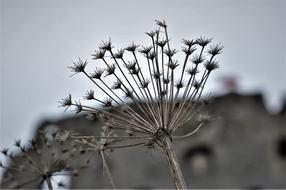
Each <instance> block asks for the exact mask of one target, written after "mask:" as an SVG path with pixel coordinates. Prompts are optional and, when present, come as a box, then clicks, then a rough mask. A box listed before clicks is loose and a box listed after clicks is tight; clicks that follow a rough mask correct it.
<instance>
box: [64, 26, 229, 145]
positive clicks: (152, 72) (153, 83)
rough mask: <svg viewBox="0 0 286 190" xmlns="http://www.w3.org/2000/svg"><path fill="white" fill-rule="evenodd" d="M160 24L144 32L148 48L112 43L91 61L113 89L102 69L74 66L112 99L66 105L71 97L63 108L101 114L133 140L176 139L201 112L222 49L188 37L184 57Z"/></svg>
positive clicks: (207, 40) (89, 96)
mask: <svg viewBox="0 0 286 190" xmlns="http://www.w3.org/2000/svg"><path fill="white" fill-rule="evenodd" d="M156 24H157V26H158V28H157V29H156V30H153V31H151V32H148V33H146V34H147V35H148V36H149V37H151V40H150V44H149V45H147V46H141V48H139V45H138V44H136V43H134V42H132V43H131V44H130V45H129V46H127V47H126V48H125V49H119V50H114V46H113V44H112V42H111V40H108V41H103V42H102V44H101V45H100V46H99V49H100V51H96V53H95V54H94V55H93V57H94V59H96V60H97V61H102V62H103V64H104V65H105V66H106V68H104V71H105V73H106V76H108V79H114V82H113V84H112V85H110V84H109V83H106V82H105V78H102V77H101V75H102V74H103V71H102V70H97V71H98V72H95V73H93V74H90V75H89V74H87V73H86V72H85V71H84V68H85V66H86V64H85V62H82V61H79V63H78V64H77V65H75V66H74V67H73V69H72V70H73V71H77V72H82V73H83V74H84V75H85V76H86V77H87V78H88V79H89V80H90V81H91V82H92V83H93V84H95V86H96V88H97V89H98V90H100V91H101V92H103V93H104V94H105V95H106V96H107V98H108V99H105V100H99V99H97V100H96V101H97V102H100V104H101V105H102V106H103V108H100V107H90V106H86V105H84V104H79V103H76V102H71V101H66V100H70V99H64V100H63V101H62V102H63V103H62V106H65V107H67V108H68V107H70V106H74V107H75V108H76V111H77V112H79V111H80V112H87V113H88V114H89V115H90V116H92V115H93V113H94V112H101V113H102V114H103V115H104V116H103V117H101V118H103V119H104V121H105V122H108V124H110V125H111V126H112V128H113V129H118V130H119V129H124V130H127V131H132V132H133V135H132V137H134V138H135V137H136V138H137V140H142V141H143V142H145V143H147V144H149V145H150V142H153V143H155V144H158V145H160V142H159V141H160V138H161V135H159V134H168V136H170V138H172V137H174V136H175V132H176V130H177V129H179V128H181V127H183V126H185V125H184V124H185V123H186V122H188V121H189V120H190V119H191V118H193V116H194V115H195V114H197V112H198V111H199V110H200V109H201V106H202V104H201V103H200V102H199V101H200V99H201V97H202V93H203V90H204V88H205V85H206V82H207V80H208V79H209V76H210V74H211V73H212V72H213V71H214V70H215V69H217V68H218V67H219V65H218V62H217V60H216V59H217V56H218V55H219V54H221V52H222V49H223V46H222V45H221V44H217V45H210V44H211V41H212V39H210V38H205V37H199V38H197V39H195V40H187V39H184V40H182V43H183V48H182V52H181V54H180V53H179V52H178V51H177V50H176V49H172V48H171V44H170V38H169V36H168V32H167V24H166V22H165V21H159V20H156ZM123 54H124V56H123ZM181 55H182V56H183V61H182V62H179V61H177V60H176V56H181ZM127 58H128V59H127ZM180 60H182V59H180ZM115 68H116V69H115ZM200 71H202V72H201V73H200ZM93 97H94V94H93V93H88V94H86V96H85V99H87V100H94V99H93ZM126 101H128V103H127V102H126ZM130 103H131V104H132V106H131V105H130ZM127 136H128V135H127ZM139 137H140V138H139ZM155 137H156V138H155ZM123 139H124V138H123ZM129 139H130V138H129Z"/></svg>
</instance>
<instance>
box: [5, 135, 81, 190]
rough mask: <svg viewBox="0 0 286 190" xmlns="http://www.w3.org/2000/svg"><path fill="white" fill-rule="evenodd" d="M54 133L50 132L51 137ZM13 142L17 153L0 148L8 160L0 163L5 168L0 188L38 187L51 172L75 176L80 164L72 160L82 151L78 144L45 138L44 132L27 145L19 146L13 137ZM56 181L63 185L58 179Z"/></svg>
mask: <svg viewBox="0 0 286 190" xmlns="http://www.w3.org/2000/svg"><path fill="white" fill-rule="evenodd" d="M55 135H56V134H55V133H54V134H53V137H55ZM15 146H16V147H17V148H18V149H19V151H20V153H18V154H15V155H13V154H12V153H11V151H9V150H8V149H3V150H2V151H1V153H2V154H3V155H4V156H6V158H7V159H8V160H9V162H8V163H9V165H6V164H4V163H3V162H1V164H0V166H1V167H2V168H4V169H5V170H6V171H5V175H4V177H3V178H2V182H1V185H2V187H4V188H9V189H10V188H36V187H37V188H39V187H41V185H43V184H44V183H46V182H47V179H50V180H52V179H53V177H54V176H58V175H74V176H76V175H77V169H80V168H82V167H83V166H84V165H80V166H79V164H78V163H76V161H75V160H77V159H79V158H80V157H81V156H83V154H84V153H82V152H81V151H79V148H77V147H76V146H72V145H70V144H65V143H63V142H62V143H59V142H58V141H55V140H51V139H48V138H46V137H45V135H40V136H39V137H38V139H37V140H31V141H30V144H29V145H28V146H27V147H25V146H23V145H22V143H21V142H20V140H16V141H15ZM84 156H85V157H86V155H84ZM71 157H72V158H73V159H70V158H71ZM81 160H82V159H81ZM81 164H82V162H81ZM59 184H60V185H61V186H62V185H64V184H63V183H62V182H59Z"/></svg>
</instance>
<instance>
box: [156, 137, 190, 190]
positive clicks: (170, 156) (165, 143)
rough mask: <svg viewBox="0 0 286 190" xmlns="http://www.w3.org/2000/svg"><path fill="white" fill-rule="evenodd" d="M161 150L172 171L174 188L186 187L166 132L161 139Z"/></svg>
mask: <svg viewBox="0 0 286 190" xmlns="http://www.w3.org/2000/svg"><path fill="white" fill-rule="evenodd" d="M161 142H162V147H163V150H164V152H165V154H166V159H167V162H168V165H169V168H170V170H171V173H172V178H173V182H174V185H175V187H176V189H187V186H186V183H185V179H184V176H183V174H182V170H181V168H180V165H179V162H178V159H177V156H176V153H175V151H174V149H173V145H172V142H171V140H170V137H169V136H168V135H167V134H166V135H163V136H162V139H161Z"/></svg>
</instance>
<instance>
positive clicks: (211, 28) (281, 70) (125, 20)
mask: <svg viewBox="0 0 286 190" xmlns="http://www.w3.org/2000/svg"><path fill="white" fill-rule="evenodd" d="M285 13H286V3H285V1H284V0H247V1H246V0H216V1H214V0H201V1H194V0H181V1H179V0H160V1H159V0H144V1H143V0H142V1H134V0H114V1H110V0H104V1H99V0H93V1H91V0H78V1H75V0H1V31H0V32H1V33H0V34H1V35H0V46H1V62H0V63H1V72H0V75H1V93H0V96H1V101H0V106H1V124H0V129H1V131H0V132H1V134H0V139H1V140H0V148H2V147H3V146H10V145H12V144H13V142H14V139H16V138H22V139H25V140H26V139H27V138H29V137H30V136H31V132H32V131H33V128H34V127H35V126H36V124H37V122H39V121H41V119H43V118H46V117H57V118H58V117H60V116H61V115H62V112H63V110H62V109H59V108H57V106H58V103H57V101H58V100H60V99H61V98H63V97H65V96H66V95H67V94H69V93H72V94H73V96H74V97H77V98H80V97H81V96H82V95H83V94H84V93H85V91H86V90H88V89H90V88H91V85H90V83H88V82H87V80H86V79H85V78H84V77H80V76H75V77H69V76H70V72H69V70H68V69H67V67H68V66H70V65H71V63H72V61H74V60H76V59H77V58H78V57H82V58H87V59H89V60H90V58H91V56H90V54H92V53H93V50H95V49H96V47H97V46H98V45H99V43H100V42H101V40H107V39H108V38H109V37H112V40H113V42H114V45H115V46H116V47H125V46H126V45H128V44H129V43H130V42H131V41H132V40H134V41H136V42H138V43H142V44H146V43H147V39H148V38H147V37H146V36H145V35H144V32H146V31H150V30H151V29H153V28H154V27H155V25H154V19H157V18H159V19H165V20H166V21H167V23H168V25H169V34H170V36H171V39H172V41H171V44H172V45H173V47H176V48H180V47H181V44H180V40H181V39H182V38H196V37H199V36H201V35H203V36H206V37H211V38H214V41H215V42H222V43H223V44H224V46H225V49H224V52H223V54H222V56H221V57H220V59H219V60H220V63H221V68H220V69H219V70H217V72H216V73H215V74H214V75H213V76H212V78H211V79H210V82H209V84H208V89H207V90H208V91H211V92H213V93H214V94H216V93H221V90H222V88H221V87H220V85H219V79H220V78H221V77H222V76H224V75H231V76H232V75H233V76H236V77H238V78H239V84H240V90H241V91H242V92H253V91H261V92H262V93H263V94H264V95H265V98H266V99H267V102H268V105H278V102H279V100H280V99H281V98H282V94H283V93H285V88H286V87H285V73H286V66H285V63H286V57H285V55H286V48H285V44H286V36H285V35H286V31H285V26H286V23H285V17H286V15H285Z"/></svg>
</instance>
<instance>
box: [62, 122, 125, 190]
mask: <svg viewBox="0 0 286 190" xmlns="http://www.w3.org/2000/svg"><path fill="white" fill-rule="evenodd" d="M57 139H58V140H60V141H63V142H68V141H71V142H76V143H79V144H82V145H85V146H87V147H88V148H85V150H88V151H95V152H97V153H99V154H100V157H101V159H102V163H103V173H106V174H107V177H108V179H109V181H110V184H111V185H112V187H113V188H114V189H115V188H116V187H115V184H114V180H113V178H112V175H111V172H110V170H109V167H108V164H107V161H106V159H105V156H106V154H108V151H112V150H113V149H114V148H121V147H118V146H114V144H115V143H117V142H119V141H121V139H120V138H118V137H117V135H115V134H114V133H113V130H112V129H111V128H110V127H109V126H103V127H102V131H101V133H100V135H99V136H95V135H93V136H82V135H80V134H77V133H73V132H71V131H64V132H62V133H58V134H57Z"/></svg>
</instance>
